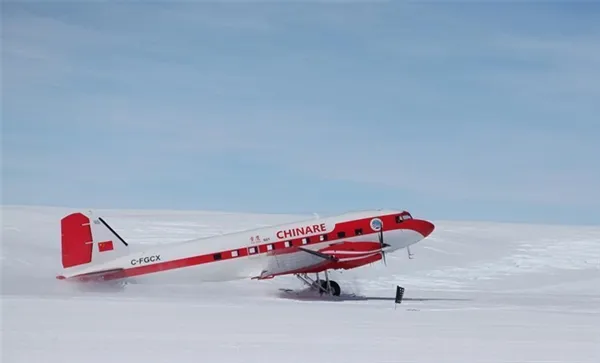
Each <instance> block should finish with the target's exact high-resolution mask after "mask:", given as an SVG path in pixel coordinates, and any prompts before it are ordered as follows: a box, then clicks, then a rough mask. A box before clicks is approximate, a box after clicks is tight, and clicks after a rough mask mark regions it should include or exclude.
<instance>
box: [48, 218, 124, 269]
mask: <svg viewBox="0 0 600 363" xmlns="http://www.w3.org/2000/svg"><path fill="white" fill-rule="evenodd" d="M60 227H61V253H62V265H63V267H64V268H71V267H77V266H83V265H90V264H92V265H93V264H97V263H103V262H106V261H109V260H113V259H115V258H117V257H121V256H124V255H127V254H129V247H128V245H127V243H126V242H125V241H124V240H123V239H122V238H121V236H119V235H118V234H117V232H116V231H115V230H113V229H112V228H111V227H110V226H109V225H108V223H106V221H105V220H104V219H102V218H101V217H98V218H95V217H93V216H92V215H91V213H90V215H85V214H83V213H80V212H77V213H72V214H69V215H68V216H65V217H64V218H62V219H61V221H60Z"/></svg>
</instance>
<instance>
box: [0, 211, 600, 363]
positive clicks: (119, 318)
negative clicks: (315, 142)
mask: <svg viewBox="0 0 600 363" xmlns="http://www.w3.org/2000/svg"><path fill="white" fill-rule="evenodd" d="M71 211H72V210H66V209H58V208H26V207H3V209H2V223H3V234H2V244H1V246H2V252H1V261H2V362H7V363H8V362H26V363H34V362H48V363H51V362H60V363H67V362H74V363H75V362H77V363H80V362H85V363H92V362H102V363H107V362H127V363H132V362H178V363H181V362H220V363H226V362H261V363H265V362H286V363H291V362H302V363H306V362H361V363H375V362H435V363H440V362H460V363H467V362H477V363H484V362H569V363H577V362H590V363H592V362H593V363H598V362H600V227H561V226H533V225H518V224H500V223H497V224H494V223H473V222H442V221H434V222H435V223H436V225H437V229H436V231H435V232H434V233H433V235H432V236H430V238H429V239H428V240H426V241H425V242H422V243H421V244H418V245H416V246H415V247H414V249H413V253H415V259H414V260H409V259H408V258H407V256H406V254H404V253H396V254H394V255H389V256H388V266H387V267H385V266H383V264H381V263H378V264H374V265H372V266H367V267H364V268H361V269H357V270H353V271H345V272H343V273H341V274H340V273H336V274H335V277H336V279H338V280H339V281H340V282H341V285H342V289H345V290H346V291H347V292H351V293H356V294H358V295H359V296H362V297H363V298H361V299H345V300H344V299H343V300H342V301H322V300H321V301H320V300H316V299H311V298H292V297H290V296H284V295H280V294H282V293H281V292H280V291H279V288H294V289H297V290H302V289H303V286H302V285H301V284H300V283H299V282H298V281H297V280H296V279H295V278H293V277H289V278H288V277H285V278H278V279H274V280H270V281H263V282H256V281H242V282H232V283H210V284H208V283H205V284H198V283H197V282H196V281H195V277H194V276H193V275H186V276H184V277H183V278H181V279H179V280H177V281H173V280H169V279H165V278H160V276H159V275H156V276H155V277H153V278H146V279H140V280H137V281H136V283H132V284H128V285H126V286H110V287H106V288H103V289H99V288H97V287H94V288H92V287H90V288H88V289H83V288H75V287H74V286H72V285H71V284H68V283H65V282H64V281H58V280H56V279H55V276H56V275H57V273H58V272H59V271H60V253H59V238H60V237H59V236H60V234H59V219H60V217H62V216H63V215H64V214H66V213H69V212H71ZM102 215H103V216H105V218H106V219H107V221H108V222H109V223H110V224H111V225H112V226H113V227H115V229H116V230H117V231H119V232H120V233H121V234H122V235H123V237H124V238H125V239H126V240H128V241H129V242H130V245H131V247H132V249H133V248H143V247H144V245H146V244H153V243H172V242H176V241H181V240H185V239H189V238H194V237H197V236H203V235H211V234H217V233H222V232H228V231H232V230H239V229H245V228H253V227H256V226H258V225H267V224H275V223H281V222H287V221H291V220H294V219H296V218H298V216H289V215H282V216H277V215H251V214H227V213H208V212H178V211H173V212H171V211H102ZM419 217H424V218H426V217H427V216H419ZM396 285H401V286H404V287H405V288H406V294H405V298H406V300H405V301H404V302H403V303H402V304H401V305H398V306H397V307H395V306H394V302H393V296H394V291H395V286H396Z"/></svg>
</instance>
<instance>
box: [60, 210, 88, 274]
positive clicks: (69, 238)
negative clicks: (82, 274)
mask: <svg viewBox="0 0 600 363" xmlns="http://www.w3.org/2000/svg"><path fill="white" fill-rule="evenodd" d="M60 229H61V252H62V265H63V267H64V268H69V267H73V266H79V265H85V264H87V263H91V262H92V251H93V247H94V246H93V238H92V228H91V227H90V219H89V218H88V217H87V216H85V215H84V214H82V213H73V214H70V215H68V216H66V217H64V218H63V219H61V221H60Z"/></svg>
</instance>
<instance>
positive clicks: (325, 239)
mask: <svg viewBox="0 0 600 363" xmlns="http://www.w3.org/2000/svg"><path fill="white" fill-rule="evenodd" d="M319 239H320V240H321V241H327V235H326V234H322V235H320V236H319Z"/></svg>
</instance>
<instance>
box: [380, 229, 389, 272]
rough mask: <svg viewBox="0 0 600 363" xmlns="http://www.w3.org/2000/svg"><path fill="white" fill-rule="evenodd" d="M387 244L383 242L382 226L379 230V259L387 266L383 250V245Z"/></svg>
mask: <svg viewBox="0 0 600 363" xmlns="http://www.w3.org/2000/svg"><path fill="white" fill-rule="evenodd" d="M387 246H389V245H388V244H386V243H384V242H383V228H381V229H380V230H379V248H381V259H382V260H383V264H384V265H385V266H387V261H386V259H385V252H384V251H383V248H384V247H387Z"/></svg>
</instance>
